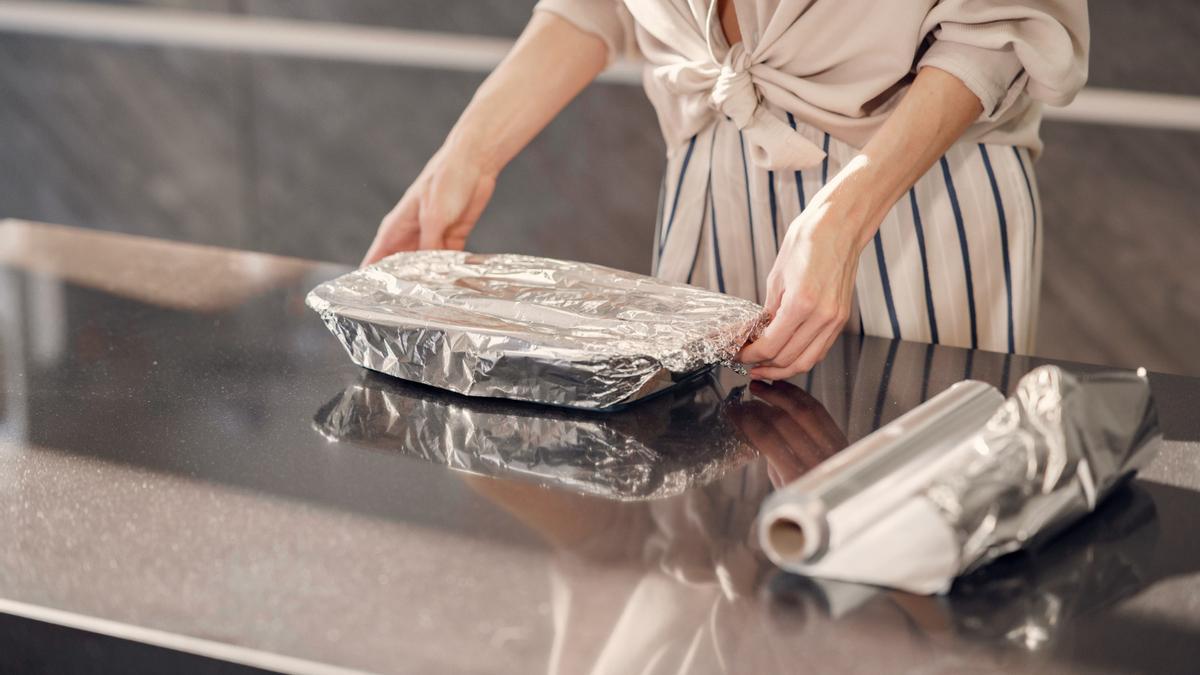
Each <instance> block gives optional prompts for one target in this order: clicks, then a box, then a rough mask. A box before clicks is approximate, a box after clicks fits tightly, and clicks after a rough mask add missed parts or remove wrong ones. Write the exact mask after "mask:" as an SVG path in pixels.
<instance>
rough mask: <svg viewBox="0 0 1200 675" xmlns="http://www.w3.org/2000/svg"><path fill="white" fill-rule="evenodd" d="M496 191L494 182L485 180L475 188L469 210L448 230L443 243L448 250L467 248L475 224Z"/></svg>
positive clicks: (468, 206) (468, 205)
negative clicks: (468, 238)
mask: <svg viewBox="0 0 1200 675" xmlns="http://www.w3.org/2000/svg"><path fill="white" fill-rule="evenodd" d="M495 189H496V182H495V181H494V180H489V179H483V180H480V181H479V185H478V186H477V187H476V188H475V193H474V195H472V197H471V201H470V202H469V203H468V204H467V208H466V209H465V210H464V211H463V213H462V215H461V216H460V217H459V219H458V221H457V222H455V223H453V224H452V225H450V227H448V228H446V233H445V235H444V237H443V240H442V243H443V244H445V246H446V248H452V249H454V250H456V251H461V250H463V249H464V248H466V247H467V237H468V236H469V235H470V234H471V230H472V229H474V228H475V223H476V222H478V221H479V217H480V216H481V215H483V210H484V209H485V208H487V205H488V202H489V201H491V199H492V192H493V191H494V190H495Z"/></svg>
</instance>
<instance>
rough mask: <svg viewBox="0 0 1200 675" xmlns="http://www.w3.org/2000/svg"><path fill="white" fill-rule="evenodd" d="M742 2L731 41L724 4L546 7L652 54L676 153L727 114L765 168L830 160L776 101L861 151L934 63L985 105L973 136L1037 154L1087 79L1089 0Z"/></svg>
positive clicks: (663, 121)
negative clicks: (1050, 116)
mask: <svg viewBox="0 0 1200 675" xmlns="http://www.w3.org/2000/svg"><path fill="white" fill-rule="evenodd" d="M733 2H734V3H735V5H736V9H737V16H738V23H739V25H740V28H741V33H742V37H743V42H742V43H739V44H736V45H733V46H732V47H729V46H728V45H727V44H726V43H725V39H724V37H723V33H722V31H721V28H720V21H719V19H718V17H716V16H715V14H716V12H715V11H710V8H711V7H712V6H713V5H715V4H716V3H715V0H625V1H624V2H621V1H620V0H540V2H539V3H538V5H537V10H539V11H549V12H553V13H555V14H557V15H559V16H561V17H563V18H564V19H566V20H568V21H570V22H571V23H573V24H575V25H576V26H578V27H579V28H581V29H583V30H585V31H587V32H589V33H593V34H595V35H597V36H599V37H600V38H601V39H603V40H604V41H605V43H606V44H607V45H608V48H609V55H610V58H616V57H618V56H639V55H640V57H641V58H642V59H644V61H645V64H646V65H645V73H644V76H643V80H644V83H645V87H646V93H647V95H648V96H649V98H650V101H651V103H653V105H654V107H655V109H656V110H657V112H658V119H659V123H660V125H661V126H662V131H663V136H664V138H665V139H666V141H667V144H668V146H669V147H672V148H674V147H678V146H680V145H682V144H684V143H686V142H687V140H688V139H689V138H691V137H692V136H693V135H695V134H696V133H697V132H699V131H700V130H701V129H704V128H705V127H706V126H708V124H709V123H710V122H711V121H712V120H713V119H714V116H716V115H722V114H723V115H726V116H728V117H730V118H731V119H732V120H733V121H734V123H735V124H737V126H738V127H739V128H740V129H742V131H743V133H744V134H745V137H746V142H747V144H748V146H749V148H750V150H751V152H752V155H753V157H754V160H755V161H756V162H757V163H758V164H759V165H760V166H761V167H763V168H766V169H802V168H806V167H810V166H813V165H815V164H817V163H818V162H820V161H821V159H822V158H823V157H824V154H823V153H822V152H821V149H820V148H819V147H817V146H816V145H814V144H813V143H811V142H810V141H808V140H806V139H805V138H803V137H802V136H801V135H800V134H798V133H796V132H795V131H793V130H792V128H791V127H790V126H789V125H788V122H787V121H786V120H785V119H782V118H780V117H779V116H778V115H776V114H775V113H773V112H771V110H769V109H768V108H769V107H771V108H774V109H777V110H785V111H787V112H790V113H792V114H793V115H794V116H795V117H796V119H798V120H801V121H803V122H807V123H808V124H810V125H812V126H815V127H817V128H819V129H822V130H824V131H827V132H829V133H830V134H832V135H833V136H834V137H836V138H839V139H841V140H843V141H845V142H847V143H850V144H851V145H854V146H858V147H861V146H863V145H865V144H866V142H867V140H868V139H870V138H871V136H872V134H874V133H875V131H876V130H877V129H878V128H879V127H880V125H881V124H883V121H884V120H885V119H887V116H888V114H890V113H891V111H892V109H893V108H895V106H896V104H897V103H898V102H899V100H900V98H901V96H902V95H903V93H904V92H905V90H906V89H907V88H908V86H909V85H910V84H911V82H912V80H913V77H914V75H915V73H916V71H917V70H918V69H919V68H921V67H923V66H936V67H937V68H940V69H942V70H945V71H947V72H949V73H951V74H953V75H955V76H956V77H958V78H959V79H960V80H962V81H963V83H964V84H966V86H967V87H968V88H969V89H970V90H971V91H972V92H974V93H975V94H976V95H977V96H978V97H979V100H980V101H981V102H982V103H983V110H984V112H983V114H982V115H980V117H979V119H978V120H977V121H976V122H975V124H974V125H973V126H972V127H971V128H970V129H968V131H967V132H966V134H965V135H964V137H963V140H966V141H970V142H986V143H1001V144H1008V145H1018V146H1023V147H1027V148H1029V149H1030V150H1031V151H1032V152H1034V153H1037V152H1039V151H1040V150H1041V141H1040V140H1039V138H1038V126H1039V124H1040V122H1041V107H1040V103H1048V104H1050V105H1065V104H1067V103H1069V102H1070V101H1071V99H1072V98H1073V97H1074V96H1075V94H1076V92H1078V91H1079V89H1080V88H1081V87H1082V86H1083V83H1084V81H1085V80H1086V79H1087V53H1088V17H1087V3H1086V0H1024V1H1022V2H997V1H995V0H733ZM764 101H765V102H767V103H770V104H772V105H771V106H765V105H761V103H762V102H764Z"/></svg>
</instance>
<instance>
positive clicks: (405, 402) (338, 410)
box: [313, 373, 756, 501]
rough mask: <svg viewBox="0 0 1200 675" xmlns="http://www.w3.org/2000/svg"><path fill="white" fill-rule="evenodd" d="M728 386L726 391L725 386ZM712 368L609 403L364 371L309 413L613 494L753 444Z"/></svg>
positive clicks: (342, 435)
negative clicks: (499, 394)
mask: <svg viewBox="0 0 1200 675" xmlns="http://www.w3.org/2000/svg"><path fill="white" fill-rule="evenodd" d="M727 392H728V393H727ZM741 395H742V389H737V390H734V391H732V392H729V391H728V388H727V387H726V385H724V384H722V383H721V382H720V381H719V380H718V378H717V377H716V375H715V374H713V373H707V374H705V375H703V376H701V377H698V378H695V379H694V380H691V381H689V382H687V383H684V384H683V385H681V386H680V387H677V388H676V389H673V390H672V391H670V392H667V393H665V394H663V395H662V396H658V397H655V398H654V399H653V400H651V401H646V402H645V404H643V405H638V406H635V407H631V408H629V409H627V410H622V411H617V412H612V413H597V412H590V411H581V410H568V409H564V408H549V407H540V406H530V405H525V404H520V403H510V402H505V401H499V400H488V399H476V398H469V397H466V396H461V395H458V394H453V393H450V392H444V391H438V390H436V389H431V388H429V387H423V386H420V385H414V384H410V383H407V382H402V381H398V380H393V379H389V378H385V377H382V376H379V375H375V374H365V375H364V377H363V378H362V379H361V381H360V382H358V383H356V384H353V385H351V386H350V387H348V388H347V389H346V390H345V391H344V392H342V393H341V394H339V395H338V396H336V397H335V398H334V399H333V400H331V401H329V402H328V403H327V404H326V405H324V406H322V408H321V410H320V411H319V412H318V413H317V415H316V417H315V418H314V420H313V424H314V426H315V428H316V429H317V431H318V432H319V433H321V434H322V435H323V436H325V437H326V438H327V439H329V440H331V441H347V442H352V443H355V444H358V445H365V446H368V447H372V448H376V449H380V450H385V451H388V452H399V453H402V454H405V455H409V456H412V457H417V458H420V459H423V460H426V461H429V462H433V463H435V464H442V465H445V466H447V467H450V468H451V469H454V470H456V471H462V472H464V473H470V474H475V475H481V476H490V477H497V478H507V479H517V480H526V481H530V482H534V483H537V484H539V485H542V486H544V487H552V488H557V489H562V490H568V491H571V492H575V493H579V494H586V495H592V496H597V497H603V498H606V499H614V500H621V501H634V500H644V499H659V498H665V497H670V496H674V495H677V494H680V493H682V492H684V491H686V490H688V489H689V488H692V487H697V486H701V485H705V484H707V483H710V482H712V481H715V480H717V479H718V478H720V477H721V476H723V475H724V474H725V473H727V472H729V471H731V470H733V469H734V468H736V467H738V466H741V465H742V464H743V463H745V462H747V461H750V460H751V459H753V458H754V457H755V456H756V455H755V453H754V451H753V449H751V448H750V447H749V446H747V445H746V444H745V443H743V442H742V441H741V440H739V436H738V435H737V432H736V430H735V429H734V427H733V424H732V422H731V421H730V420H729V418H728V416H727V415H726V414H725V408H726V406H728V405H730V404H731V403H733V402H734V401H735V400H736V399H737V398H738V397H739V396H741Z"/></svg>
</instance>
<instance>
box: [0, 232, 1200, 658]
mask: <svg viewBox="0 0 1200 675" xmlns="http://www.w3.org/2000/svg"><path fill="white" fill-rule="evenodd" d="M47 233H49V234H47ZM88 237H95V239H92V238H86V239H85V238H81V237H76V236H75V233H74V231H72V230H70V229H66V228H52V229H46V228H45V227H44V226H37V225H27V224H21V223H11V222H10V223H7V224H4V225H2V226H0V238H3V241H6V242H30V241H34V240H36V241H38V242H40V243H38V244H37V247H38V248H37V250H38V252H37V253H36V256H34V257H27V256H25V255H23V254H22V253H21V252H20V251H16V250H15V249H14V250H7V251H5V252H4V254H3V255H0V513H3V514H5V515H4V517H3V518H0V540H3V541H5V542H6V545H5V546H3V547H0V603H3V605H4V607H5V608H6V609H3V611H15V609H13V608H16V607H37V608H47V609H50V610H54V611H56V612H60V613H63V614H61V616H86V617H99V618H103V619H107V620H108V621H110V622H113V623H112V624H108V625H116V626H139V627H144V628H153V629H156V630H158V631H162V632H163V633H165V634H171V635H183V636H191V637H194V638H203V639H204V640H208V641H210V642H212V643H219V644H221V645H224V646H225V647H226V648H228V649H231V650H233V651H230V652H227V653H230V654H233V653H237V654H242V652H237V649H249V650H253V653H254V654H270V655H281V656H285V657H288V658H291V659H296V661H294V662H288V663H291V664H292V665H293V666H296V664H323V665H335V666H340V667H345V668H354V669H360V670H365V671H381V672H395V671H413V670H415V671H419V672H443V671H448V670H449V671H471V672H480V671H488V672H514V673H518V672H519V673H526V672H533V671H536V672H550V673H588V672H590V673H609V672H613V673H624V672H701V673H707V672H718V673H741V672H767V673H771V672H780V673H782V672H793V671H795V670H797V669H805V668H808V669H813V670H819V671H825V672H896V671H905V670H920V671H922V672H947V673H948V672H962V671H965V670H970V671H971V672H1005V673H1011V672H1027V671H1036V672H1041V673H1046V672H1075V671H1079V670H1105V671H1122V672H1124V671H1139V672H1141V671H1152V672H1173V671H1174V672H1186V671H1187V670H1189V669H1191V667H1192V665H1193V664H1194V663H1196V662H1198V660H1200V622H1197V621H1196V620H1195V618H1194V617H1195V612H1194V608H1195V606H1196V603H1197V602H1200V540H1198V539H1197V538H1195V537H1194V536H1193V535H1192V533H1191V531H1190V530H1191V527H1190V524H1191V523H1192V522H1193V521H1194V519H1195V517H1196V515H1197V514H1200V492H1198V491H1197V490H1196V489H1194V488H1196V487H1200V456H1198V455H1197V454H1196V453H1197V452H1200V445H1197V444H1196V443H1195V442H1196V441H1197V440H1198V439H1200V433H1197V431H1200V430H1198V429H1197V427H1196V423H1195V422H1194V420H1193V419H1192V415H1191V410H1192V409H1193V408H1194V404H1195V402H1196V401H1197V400H1198V399H1197V393H1200V382H1197V381H1195V380H1191V379H1188V378H1167V377H1162V376H1152V383H1153V385H1154V387H1155V393H1156V396H1157V397H1158V399H1159V404H1160V408H1161V409H1162V411H1163V427H1164V430H1165V431H1166V433H1167V437H1168V439H1169V442H1168V443H1167V444H1166V446H1167V447H1165V448H1164V452H1163V455H1162V456H1160V458H1159V459H1158V460H1156V463H1155V464H1152V465H1151V467H1150V468H1149V470H1148V474H1149V475H1150V476H1151V477H1152V479H1151V480H1138V481H1135V482H1134V483H1133V484H1132V486H1131V487H1130V488H1128V489H1126V490H1124V491H1122V492H1121V493H1118V494H1117V495H1115V498H1114V499H1113V500H1112V501H1111V502H1110V503H1109V504H1106V505H1105V506H1104V507H1103V508H1102V509H1101V510H1100V511H1099V512H1097V513H1096V514H1094V515H1093V516H1092V517H1089V518H1088V519H1087V520H1085V521H1084V522H1083V523H1081V525H1080V526H1079V527H1075V528H1072V529H1071V530H1069V531H1068V532H1067V533H1065V534H1064V535H1063V536H1062V537H1060V538H1059V539H1058V540H1055V541H1053V542H1051V543H1050V544H1049V545H1048V546H1046V547H1045V548H1044V549H1043V550H1040V551H1037V552H1034V553H1032V554H1025V555H1021V556H1016V557H1012V558H1007V559H1003V560H1001V561H999V562H998V563H996V564H995V565H992V566H990V567H988V568H985V569H984V570H981V571H980V572H978V573H976V574H974V575H972V576H970V577H967V578H965V579H963V580H961V581H960V582H959V584H958V585H957V586H956V587H955V589H954V590H953V592H952V593H951V594H950V595H948V596H946V597H943V598H923V597H916V596H910V595H906V594H902V593H895V592H889V591H883V590H879V589H874V588H869V587H862V586H853V585H847V584H830V583H827V582H818V581H813V580H808V579H802V578H799V577H794V576H790V575H786V574H783V573H781V572H779V571H778V570H776V569H774V568H773V567H772V566H770V565H769V564H768V563H766V562H765V560H764V559H763V557H762V556H761V555H760V554H759V552H758V551H757V550H756V549H755V546H756V544H755V542H754V537H753V536H752V529H751V524H752V522H753V519H754V517H755V515H756V513H757V510H758V506H759V504H760V503H761V501H762V499H763V497H764V496H765V495H767V494H768V493H769V492H770V491H771V490H772V489H773V488H774V486H776V485H779V484H782V483H784V482H787V481H789V480H791V479H793V478H794V477H795V476H798V475H800V474H801V473H803V472H804V471H806V470H808V469H810V468H812V467H813V466H815V465H817V464H819V463H820V462H821V461H823V460H824V459H826V458H828V457H829V456H831V455H833V454H834V453H836V452H838V451H839V450H840V449H841V448H843V447H845V446H846V445H847V444H848V443H851V442H853V441H856V440H858V439H859V438H862V437H863V436H864V435H866V434H867V433H870V432H871V431H872V430H873V429H875V428H878V427H879V426H880V425H882V424H885V423H887V422H888V421H890V420H892V419H895V418H896V417H897V416H899V415H900V414H903V413H904V412H905V411H907V410H909V409H911V408H912V407H913V406H915V405H917V404H918V403H920V402H921V401H923V400H925V399H927V398H929V397H930V396H932V395H934V394H936V393H938V392H939V391H941V390H943V389H945V388H946V387H948V386H950V385H951V384H953V383H954V382H956V381H958V380H960V379H963V378H965V377H973V378H975V379H980V380H984V381H987V382H990V383H992V384H995V385H997V386H1000V387H1002V388H1003V389H1005V390H1008V389H1009V387H1010V386H1011V385H1012V384H1013V383H1015V382H1016V380H1017V379H1018V378H1019V377H1020V376H1021V375H1022V374H1024V373H1025V372H1027V371H1028V370H1030V369H1031V368H1033V367H1035V366H1037V365H1039V364H1041V363H1042V361H1039V360H1036V359H1030V358H1026V357H1019V356H1006V355H1001V354H991V353H986V352H971V351H967V350H961V349H953V348H945V347H938V346H930V345H919V344H912V343H905V342H890V341H886V340H878V339H873V338H865V339H864V338H859V337H857V336H843V337H842V338H841V339H840V340H839V341H838V343H837V344H836V345H835V347H834V349H833V351H832V353H831V356H830V358H829V359H828V360H827V361H826V362H824V363H822V364H821V365H820V366H819V367H818V368H817V369H815V370H814V372H813V373H811V374H808V375H804V376H800V377H797V378H794V379H793V380H791V381H788V382H780V383H776V384H774V385H770V386H767V385H761V384H755V385H750V386H747V385H746V383H745V381H744V380H738V379H737V378H736V377H733V376H732V375H731V374H726V375H724V376H723V379H721V380H712V381H705V382H697V383H694V385H693V387H692V388H689V389H681V390H679V391H676V392H673V393H672V394H670V395H667V396H663V397H660V398H658V399H653V400H650V401H646V402H645V405H643V406H635V407H631V408H629V409H628V410H626V411H624V412H621V413H616V414H608V415H605V414H596V413H572V412H569V411H561V410H552V409H545V408H539V407H535V406H526V405H522V404H509V403H504V402H500V401H476V400H472V399H465V398H463V397H459V396H455V395H450V394H445V393H443V392H435V391H431V390H428V389H426V388H424V387H420V386H418V385H411V384H407V383H403V382H399V381H395V380H391V379H389V378H385V377H381V376H377V375H371V374H367V373H364V372H363V371H361V370H360V369H358V368H356V367H355V366H353V365H352V364H350V363H349V361H348V359H347V358H346V355H345V354H344V353H343V352H342V351H341V349H340V347H339V346H338V345H337V344H336V342H335V341H334V340H332V339H331V338H330V337H329V336H328V334H327V333H326V331H325V329H324V327H323V326H322V325H321V324H320V321H319V320H318V319H317V317H315V316H313V315H311V313H309V312H307V311H306V310H305V308H304V306H303V297H304V294H305V293H306V292H307V291H308V289H309V288H311V287H312V286H313V285H315V284H316V283H318V282H319V281H321V280H323V279H328V278H332V277H334V276H336V275H338V274H340V273H342V272H344V271H345V269H344V268H343V267H339V266H333V265H321V264H317V263H310V262H307V261H292V260H287V259H274V258H269V257H263V256H259V255H257V254H249V253H244V252H237V251H228V250H221V249H202V248H199V247H193V246H188V245H184V244H173V243H169V242H162V241H155V240H147V239H139V238H134V237H124V236H120V235H101V234H94V233H93V234H89V235H88ZM21 245H22V246H26V245H28V244H21ZM81 245H82V248H81ZM26 250H33V249H26ZM88 250H94V251H97V252H98V253H97V255H96V256H95V259H93V257H92V256H89V255H88V254H87V252H88ZM148 257H153V258H154V260H155V262H154V264H153V265H151V264H148V263H145V262H144V261H145V259H146V258H148ZM34 260H40V261H41V262H38V263H37V264H36V265H35V264H34V262H33V261H34ZM127 260H128V261H143V262H142V263H139V264H130V265H123V264H122V263H121V262H120V261H127ZM114 261H116V262H114ZM264 266H265V267H264ZM264 269H267V270H268V272H269V273H268V272H264V271H263V270H264ZM214 270H216V271H217V272H219V273H218V274H216V276H219V277H220V279H214V273H213V271H214ZM118 273H119V274H118ZM117 277H119V281H120V283H117V280H114V279H116V278H117ZM264 279H269V280H268V281H263V280H264ZM168 288H171V289H176V290H177V291H179V292H176V291H171V292H166V291H164V289H168ZM196 298H207V300H203V301H201V300H197V299H196ZM1080 367H1083V366H1080ZM730 378H733V379H730ZM448 467H449V469H450V470H448ZM56 616H59V615H56ZM198 644H200V647H197V648H198V649H201V648H205V647H204V644H207V643H198ZM243 655H244V654H243ZM246 658H251V657H246ZM255 658H257V657H255ZM256 663H257V662H256ZM263 665H265V666H266V667H272V666H270V665H269V664H268V663H266V662H263ZM289 669H299V667H293V668H289Z"/></svg>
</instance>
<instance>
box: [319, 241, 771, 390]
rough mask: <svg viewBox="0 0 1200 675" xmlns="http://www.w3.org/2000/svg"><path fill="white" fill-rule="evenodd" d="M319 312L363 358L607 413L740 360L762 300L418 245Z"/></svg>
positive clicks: (409, 374) (574, 266)
mask: <svg viewBox="0 0 1200 675" xmlns="http://www.w3.org/2000/svg"><path fill="white" fill-rule="evenodd" d="M307 304H308V306H309V307H311V308H312V309H313V310H315V311H316V312H317V313H318V314H320V316H321V318H322V320H323V321H324V322H325V324H326V326H328V327H329V330H330V331H332V332H333V334H334V335H335V336H337V338H338V340H340V341H341V343H342V344H343V346H345V348H346V351H347V352H349V354H350V357H351V359H353V360H354V362H355V363H357V364H359V365H361V366H363V367H366V368H370V369H371V370H376V371H379V372H382V373H386V374H388V375H392V376H395V377H399V378H403V379H405V380H410V381H413V382H420V383H422V384H427V385H431V386H435V387H439V388H442V389H448V390H450V391H454V392H458V393H460V394H467V395H470V396H488V397H501V398H509V399H516V400H524V401H534V402H538V403H546V404H551V405H560V406H570V407H577V408H588V409H603V408H610V407H613V406H619V405H623V404H626V403H630V402H632V401H635V400H638V399H640V398H643V397H645V396H648V395H650V394H653V393H656V392H658V391H661V390H663V389H666V388H668V387H670V386H672V385H674V384H675V383H677V382H679V381H680V380H682V379H685V378H687V377H688V376H690V375H693V374H695V373H697V372H699V371H702V370H704V369H707V368H710V367H712V366H713V365H715V364H720V363H728V362H729V361H730V359H732V358H733V357H734V355H736V354H737V352H738V350H739V349H741V347H742V345H744V344H745V343H746V342H747V341H749V340H750V339H752V338H753V337H755V336H756V335H757V333H758V331H760V330H761V329H762V327H763V326H764V325H765V322H766V316H765V312H764V310H763V308H762V307H761V306H759V305H756V304H754V303H752V302H748V301H746V300H741V299H739V298H735V297H732V296H727V295H724V294H720V293H714V292H711V291H706V290H703V289H699V288H695V287H693V286H687V285H685V284H677V283H671V282H666V281H663V280H660V279H655V278H653V277H648V276H644V275H640V274H633V273H629V272H623V271H620V270H615V269H611V268H608V267H602V266H599V265H591V264H586V263H578V262H567V261H561V260H553V259H549V258H538V257H533V256H524V255H510V254H495V255H485V254H471V253H463V252H458V251H417V252H411V253H398V254H396V255H392V256H389V257H388V258H385V259H383V260H381V261H379V262H378V263H376V264H374V265H371V266H369V267H366V268H363V269H360V270H356V271H354V272H351V273H349V274H346V275H344V276H342V277H339V278H337V279H334V280H332V281H327V282H325V283H323V284H321V285H319V286H317V287H316V288H315V289H313V291H312V292H311V293H309V295H308V298H307Z"/></svg>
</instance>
